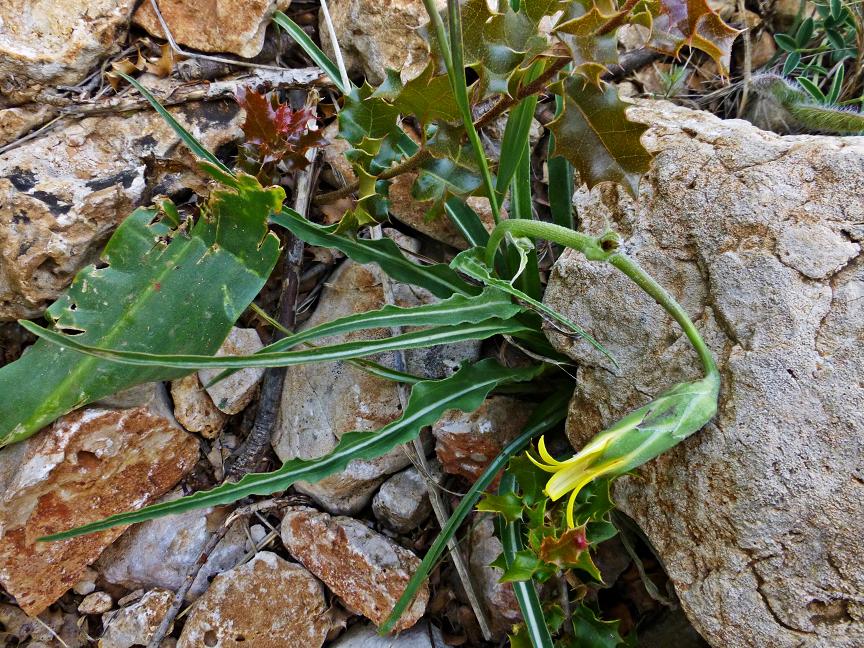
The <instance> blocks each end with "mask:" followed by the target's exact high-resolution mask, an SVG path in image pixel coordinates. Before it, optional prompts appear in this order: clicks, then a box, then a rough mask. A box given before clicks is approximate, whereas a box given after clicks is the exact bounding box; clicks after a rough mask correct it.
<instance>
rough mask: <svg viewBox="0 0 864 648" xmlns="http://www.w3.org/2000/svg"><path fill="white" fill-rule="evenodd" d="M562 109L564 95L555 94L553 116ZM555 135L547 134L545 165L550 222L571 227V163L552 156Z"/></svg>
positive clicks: (572, 185)
mask: <svg viewBox="0 0 864 648" xmlns="http://www.w3.org/2000/svg"><path fill="white" fill-rule="evenodd" d="M562 110H564V97H562V96H560V95H555V116H556V117H559V116H560V115H561V111H562ZM554 150H555V136H554V135H552V134H551V133H550V134H549V149H548V155H547V158H546V167H547V169H548V172H549V211H550V212H551V213H552V222H553V223H555V224H556V225H560V226H561V227H567V228H569V229H573V228H574V227H575V222H574V218H573V191H574V180H573V165H572V164H570V162H568V161H567V159H566V158H563V157H561V156H560V155H559V156H553V155H552V153H553V151H554Z"/></svg>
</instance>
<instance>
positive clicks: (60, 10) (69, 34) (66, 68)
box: [0, 0, 135, 90]
mask: <svg viewBox="0 0 864 648" xmlns="http://www.w3.org/2000/svg"><path fill="white" fill-rule="evenodd" d="M134 6H135V2H134V0H64V1H63V2H47V3H35V4H34V3H33V2H30V1H29V0H7V1H6V2H3V3H0V26H2V31H0V84H2V85H3V86H7V85H10V86H12V87H14V86H15V85H16V84H20V83H21V82H22V81H23V82H24V83H27V84H28V85H29V84H30V83H33V82H35V83H42V84H50V85H56V84H63V85H75V84H76V83H78V82H79V81H81V80H82V79H84V77H86V76H87V74H88V73H89V72H90V68H92V67H93V66H94V65H96V64H97V63H98V62H99V60H100V59H101V58H103V57H104V56H106V55H108V54H109V53H111V52H113V51H116V50H117V49H118V48H117V44H118V43H122V42H123V41H124V40H125V38H126V26H127V25H128V24H129V18H130V14H131V12H132V9H133V7H134ZM28 82H29V83H28ZM4 90H5V88H4Z"/></svg>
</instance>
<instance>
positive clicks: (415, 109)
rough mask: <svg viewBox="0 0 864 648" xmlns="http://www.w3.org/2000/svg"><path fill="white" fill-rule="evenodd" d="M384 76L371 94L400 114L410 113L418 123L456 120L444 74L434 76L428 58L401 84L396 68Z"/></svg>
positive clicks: (456, 107)
mask: <svg viewBox="0 0 864 648" xmlns="http://www.w3.org/2000/svg"><path fill="white" fill-rule="evenodd" d="M386 75H387V76H386V78H385V80H384V83H382V84H381V85H380V86H379V87H378V89H377V90H376V91H375V94H374V95H373V96H374V97H381V98H382V99H385V100H386V101H387V102H389V103H390V104H391V105H393V107H394V108H396V109H397V110H398V111H399V112H400V113H401V114H403V115H413V116H414V117H416V118H417V120H418V121H419V122H420V123H421V124H428V123H430V122H432V121H438V120H443V121H446V122H452V121H456V120H457V119H459V115H460V113H459V106H458V105H457V104H456V97H454V96H453V88H452V87H451V85H450V79H449V78H448V77H447V75H446V74H440V75H437V76H436V75H435V65H434V64H433V63H432V62H431V61H430V62H429V65H427V66H426V68H425V69H424V70H423V72H422V73H421V74H420V75H419V76H417V77H415V78H413V79H411V80H410V81H408V83H404V84H403V83H402V78H401V76H400V74H399V72H398V71H397V70H387V71H386Z"/></svg>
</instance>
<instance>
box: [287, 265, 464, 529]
mask: <svg viewBox="0 0 864 648" xmlns="http://www.w3.org/2000/svg"><path fill="white" fill-rule="evenodd" d="M391 285H392V287H393V295H394V299H395V302H396V304H397V305H399V306H416V305H419V304H423V303H430V302H431V301H433V300H434V297H433V296H432V295H431V293H429V292H427V291H425V290H423V289H422V288H418V287H412V286H408V285H405V284H401V283H395V282H394V283H392V284H391ZM384 304H385V300H384V291H383V289H382V286H381V273H380V270H378V267H377V266H371V265H368V266H363V265H358V264H356V263H354V262H353V261H346V262H345V263H343V264H342V265H341V266H340V267H339V268H338V269H337V270H336V272H334V273H333V275H332V276H331V277H330V279H329V280H328V281H327V284H326V287H325V288H324V290H323V291H322V293H321V299H320V301H319V306H318V307H317V308H316V310H315V312H314V313H313V315H312V317H310V318H309V320H308V321H307V322H306V327H312V326H316V325H318V324H321V323H323V322H328V321H330V320H333V319H336V318H338V317H343V316H346V315H352V314H354V313H360V312H363V311H368V310H374V309H377V308H381V307H382V306H383V305H384ZM406 330H407V329H406ZM389 336H390V331H389V329H388V330H383V329H374V330H370V331H359V332H357V333H351V334H347V335H341V336H333V337H328V338H322V339H321V340H318V341H316V344H336V343H339V342H350V341H352V340H359V339H372V338H383V337H389ZM479 352H480V345H479V343H476V342H465V343H459V344H454V345H448V346H446V347H433V348H431V349H419V350H414V351H408V352H406V354H405V358H406V364H407V369H408V371H409V372H411V373H414V374H417V375H422V376H426V377H429V378H443V377H444V376H445V375H448V374H449V373H452V371H453V370H455V369H457V368H458V366H459V364H460V363H461V362H462V361H464V360H471V359H475V358H477V357H478V355H479ZM374 359H375V361H376V362H380V363H382V364H386V365H389V366H393V362H394V358H393V354H381V355H378V356H375V358H374ZM400 415H401V405H400V403H399V394H398V391H397V387H396V385H395V384H394V383H393V382H391V381H388V380H385V379H383V378H377V377H375V376H370V375H369V374H367V373H366V372H364V371H361V370H360V369H357V368H354V367H352V366H350V365H348V364H347V363H344V362H329V363H325V364H308V365H300V366H297V367H288V369H287V372H286V375H285V387H284V391H283V392H282V405H281V408H280V410H279V420H278V421H277V424H276V430H275V433H274V435H273V448H274V450H275V451H276V454H277V455H279V458H280V459H281V460H282V461H287V460H288V459H293V458H296V457H300V458H302V459H311V458H314V457H320V456H322V455H324V454H326V453H328V452H330V451H331V450H332V449H333V448H334V447H335V445H336V444H337V442H338V440H339V439H340V438H341V437H342V435H343V434H345V433H346V432H350V431H352V430H363V431H369V430H377V429H378V428H380V427H381V426H382V425H385V424H387V423H389V422H391V421H393V420H395V419H396V418H398V417H399V416H400ZM409 463H410V460H409V459H408V456H407V455H406V453H405V451H404V450H403V449H402V448H401V447H398V448H395V449H394V450H392V451H391V452H388V453H387V454H385V455H383V456H381V457H378V458H376V459H371V460H368V461H367V460H363V461H360V460H357V461H352V462H351V463H350V464H349V465H348V468H347V469H346V470H344V471H342V472H340V473H337V474H335V475H332V476H330V477H326V478H325V479H323V480H321V481H318V482H316V483H314V484H308V483H305V482H299V483H298V484H296V485H295V487H296V488H297V489H298V490H299V491H300V492H303V493H306V494H308V495H310V496H312V497H313V498H315V500H316V501H317V502H319V503H320V504H321V505H322V506H323V507H325V508H326V509H327V510H328V511H330V512H331V513H340V514H354V513H357V512H358V511H360V510H361V509H362V508H363V507H364V506H366V504H368V503H369V500H370V499H371V498H372V495H373V493H374V492H375V490H376V489H377V488H378V486H379V485H380V484H381V483H382V482H383V481H384V479H385V477H386V476H387V475H390V474H393V473H395V472H397V471H399V470H401V469H402V468H405V467H406V466H407V465H408V464H409Z"/></svg>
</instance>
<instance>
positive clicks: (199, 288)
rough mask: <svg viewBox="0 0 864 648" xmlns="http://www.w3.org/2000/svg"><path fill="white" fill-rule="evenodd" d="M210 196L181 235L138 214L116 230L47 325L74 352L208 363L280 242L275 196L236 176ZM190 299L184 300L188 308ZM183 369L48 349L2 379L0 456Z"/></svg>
mask: <svg viewBox="0 0 864 648" xmlns="http://www.w3.org/2000/svg"><path fill="white" fill-rule="evenodd" d="M226 179H228V180H230V181H232V182H233V183H234V188H232V189H219V190H216V191H214V192H213V194H212V196H211V198H210V200H209V202H208V203H207V208H206V209H205V210H204V213H202V215H201V216H200V217H199V218H198V221H197V222H196V223H195V225H194V227H193V228H192V229H191V231H190V232H189V233H188V234H187V233H184V232H183V231H182V230H181V229H172V228H171V227H170V226H169V225H167V224H166V222H165V219H161V220H160V219H159V218H158V212H157V211H156V210H155V209H138V210H136V211H134V212H133V213H132V215H131V216H129V217H128V218H127V219H126V220H125V221H124V222H123V224H122V225H120V227H119V228H118V229H117V231H116V232H115V233H114V235H113V236H112V237H111V240H110V241H108V244H107V245H106V247H105V251H104V252H103V254H102V261H103V263H104V264H105V265H103V266H101V267H100V266H95V265H92V266H88V267H87V268H85V269H84V270H82V271H81V272H79V273H78V275H77V276H76V277H75V279H74V281H73V282H72V286H71V287H70V288H69V290H68V291H67V293H66V295H64V296H63V297H61V298H60V299H59V300H57V301H56V302H55V303H54V304H53V305H52V306H51V307H50V308H49V309H48V312H47V313H46V316H47V318H48V319H49V320H50V321H51V322H53V323H54V328H55V329H56V330H58V331H64V332H67V333H76V335H74V337H73V338H72V339H74V340H76V341H77V342H80V343H82V344H88V345H97V346H107V347H112V348H118V349H123V350H125V351H144V352H146V351H156V350H158V351H160V352H167V353H192V354H205V355H206V354H213V353H215V352H216V350H217V349H218V348H219V346H220V345H221V344H222V342H223V340H224V339H225V338H226V336H227V335H228V333H229V332H230V331H231V327H232V326H233V324H234V322H235V321H236V320H237V318H238V317H239V316H240V315H241V313H243V311H244V310H246V308H247V306H248V305H249V303H250V302H251V301H252V299H253V298H254V297H255V295H257V294H258V292H259V291H260V290H261V288H262V287H263V285H264V282H265V281H266V280H267V277H268V276H269V275H270V272H271V270H272V269H273V266H274V265H275V263H276V259H277V258H278V256H279V239H278V238H277V237H276V236H275V235H273V234H270V233H268V231H267V217H268V216H269V215H270V213H271V212H272V211H274V210H278V209H279V208H280V207H281V204H282V201H283V200H284V198H285V194H284V192H283V191H282V189H280V188H276V187H271V188H269V189H263V188H262V187H261V185H259V184H258V182H257V181H256V180H255V179H254V178H252V177H251V176H247V175H241V176H239V177H238V178H236V180H234V179H233V178H230V177H228V178H226ZM190 297H193V298H192V299H190ZM187 373H189V370H188V369H163V368H147V369H142V368H138V367H131V366H129V365H122V364H117V363H115V362H110V361H106V360H103V359H99V358H94V357H91V356H87V355H83V354H81V353H78V352H76V351H71V350H69V349H63V348H61V347H58V346H55V345H53V344H51V343H49V342H47V341H45V340H40V341H38V342H37V343H36V344H34V345H33V346H32V347H31V348H30V349H29V350H28V351H27V352H26V353H25V354H24V355H23V356H22V357H21V358H20V359H19V360H18V361H16V362H13V363H11V364H9V365H6V366H5V367H3V368H2V369H0V393H2V394H3V398H2V399H0V444H3V445H6V444H8V443H13V442H15V441H20V440H21V439H24V438H26V437H28V436H30V435H31V434H33V433H34V432H36V431H37V430H39V429H40V428H41V427H43V426H45V425H47V424H48V423H50V422H51V421H53V420H54V419H56V418H57V417H58V416H61V415H63V414H65V413H67V412H69V411H71V410H73V409H75V408H77V407H81V406H82V405H86V404H87V403H90V402H93V401H94V400H97V399H99V398H103V397H105V396H109V395H110V394H113V393H115V392H117V391H120V390H122V389H125V388H128V387H132V386H133V385H137V384H141V383H145V382H151V381H157V380H168V379H172V378H177V377H180V376H183V375H185V374H187Z"/></svg>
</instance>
